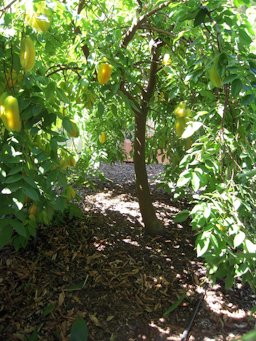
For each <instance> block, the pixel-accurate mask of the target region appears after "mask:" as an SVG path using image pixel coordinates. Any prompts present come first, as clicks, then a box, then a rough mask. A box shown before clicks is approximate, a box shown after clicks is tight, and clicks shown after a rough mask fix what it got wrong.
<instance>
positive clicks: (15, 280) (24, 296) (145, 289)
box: [0, 183, 256, 341]
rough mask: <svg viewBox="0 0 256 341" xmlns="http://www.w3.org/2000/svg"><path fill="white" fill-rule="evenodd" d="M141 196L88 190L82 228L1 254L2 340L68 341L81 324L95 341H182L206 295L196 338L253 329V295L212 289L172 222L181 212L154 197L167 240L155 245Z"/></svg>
mask: <svg viewBox="0 0 256 341" xmlns="http://www.w3.org/2000/svg"><path fill="white" fill-rule="evenodd" d="M134 192H135V191H134V185H132V184H131V185H123V186H121V187H120V186H114V185H113V184H109V183H106V184H98V186H97V190H94V191H88V190H84V191H82V192H81V193H82V196H83V201H82V203H81V206H83V209H84V212H85V215H84V218H83V219H82V220H70V219H68V218H67V219H66V220H65V221H63V222H62V223H59V224H58V225H56V226H51V227H48V228H43V229H42V230H41V233H40V237H39V242H38V246H37V249H36V250H34V251H33V250H31V249H27V250H24V251H22V252H20V253H19V254H15V253H14V252H13V251H12V250H11V249H10V248H6V249H4V250H2V251H1V261H0V297H1V303H0V335H1V337H0V340H5V341H9V340H10V341H16V340H32V338H31V339H29V338H28V336H29V335H33V333H34V335H37V336H38V338H37V339H38V340H48V341H53V340H63V341H64V340H68V339H69V338H68V335H69V333H70V328H71V325H72V323H73V321H74V320H75V319H76V318H77V317H79V316H81V317H83V318H84V319H85V320H86V321H87V324H88V328H89V340H90V341H108V340H109V341H132V340H146V341H160V340H163V341H166V340H172V341H175V340H181V334H182V333H183V332H184V330H185V329H186V327H187V325H188V323H189V321H190V319H191V316H192V314H193V311H194V309H195V305H196V304H197V302H198V299H200V298H201V297H202V295H203V294H205V296H204V299H203V300H202V304H201V306H200V309H199V312H198V314H197V316H196V320H195V324H194V326H193V328H192V331H191V334H190V335H191V336H190V339H189V340H196V341H201V340H205V341H206V340H215V341H217V340H235V338H236V337H238V336H239V335H241V334H243V333H244V332H246V331H247V330H250V329H252V328H253V324H254V322H255V321H254V320H253V318H252V317H250V316H248V312H249V309H250V308H251V307H252V306H253V305H254V304H256V298H255V296H253V295H252V293H251V292H250V291H249V289H248V288H246V287H242V286H241V285H240V284H239V283H238V285H237V287H236V288H235V289H234V290H230V291H228V292H224V290H223V289H222V287H221V285H215V286H214V287H211V286H210V285H209V284H207V280H206V277H205V269H204V267H203V265H202V263H201V262H200V261H199V260H198V259H196V256H195V253H194V249H193V236H192V233H191V229H190V228H189V226H187V225H176V224H174V223H173V217H174V215H175V214H176V213H177V212H178V211H179V209H180V208H179V207H178V206H177V207H174V206H172V205H171V200H170V198H169V197H168V195H167V194H164V193H162V192H159V191H157V190H156V191H155V193H154V198H155V205H156V207H157V211H158V215H159V216H160V217H161V219H162V220H163V221H164V223H165V227H166V230H167V231H168V237H165V238H149V237H147V236H145V235H144V233H143V228H142V225H141V221H140V215H139V211H138V203H137V201H136V199H135V197H134ZM204 284H205V285H204ZM206 287H207V289H206V291H204V288H206ZM181 297H183V300H180V301H181V302H180V305H179V306H177V308H176V309H174V310H173V311H172V312H170V313H167V312H168V310H170V307H172V305H173V304H174V303H176V302H177V300H178V299H179V298H181ZM33 340H34V339H33Z"/></svg>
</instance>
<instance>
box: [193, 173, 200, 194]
mask: <svg viewBox="0 0 256 341" xmlns="http://www.w3.org/2000/svg"><path fill="white" fill-rule="evenodd" d="M191 185H192V188H193V190H194V191H195V192H196V191H198V190H199V188H200V178H199V176H198V175H197V173H196V172H193V173H192V178H191Z"/></svg>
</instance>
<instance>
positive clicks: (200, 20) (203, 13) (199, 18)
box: [194, 7, 209, 27]
mask: <svg viewBox="0 0 256 341" xmlns="http://www.w3.org/2000/svg"><path fill="white" fill-rule="evenodd" d="M208 13H209V11H208V9H207V8H206V7H202V8H201V9H200V10H199V12H198V13H197V15H196V17H195V20H194V26H195V27H196V26H198V25H201V24H203V23H204V22H205V17H206V15H207V14H208Z"/></svg>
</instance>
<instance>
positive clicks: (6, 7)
mask: <svg viewBox="0 0 256 341" xmlns="http://www.w3.org/2000/svg"><path fill="white" fill-rule="evenodd" d="M17 1H20V0H12V1H11V2H10V3H9V4H8V5H6V6H5V7H4V8H1V9H0V12H3V13H2V14H4V12H6V11H7V10H8V9H9V8H11V7H12V5H13V4H14V3H15V2H17Z"/></svg>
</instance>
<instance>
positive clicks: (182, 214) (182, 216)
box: [174, 210, 190, 223]
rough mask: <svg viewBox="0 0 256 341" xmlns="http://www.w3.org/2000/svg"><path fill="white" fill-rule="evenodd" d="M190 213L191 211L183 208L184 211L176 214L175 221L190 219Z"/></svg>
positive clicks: (181, 221)
mask: <svg viewBox="0 0 256 341" xmlns="http://www.w3.org/2000/svg"><path fill="white" fill-rule="evenodd" d="M189 215H190V211H188V210H183V211H181V212H179V213H177V214H176V216H175V218H174V222H175V223H183V222H184V221H185V220H187V219H188V217H189Z"/></svg>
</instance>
